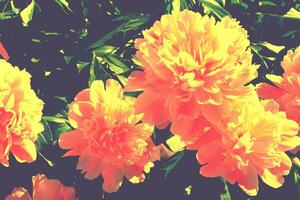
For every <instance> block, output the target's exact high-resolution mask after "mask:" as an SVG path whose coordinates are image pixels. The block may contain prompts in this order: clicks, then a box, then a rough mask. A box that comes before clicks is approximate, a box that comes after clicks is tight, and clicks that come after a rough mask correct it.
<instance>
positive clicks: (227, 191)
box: [220, 179, 231, 200]
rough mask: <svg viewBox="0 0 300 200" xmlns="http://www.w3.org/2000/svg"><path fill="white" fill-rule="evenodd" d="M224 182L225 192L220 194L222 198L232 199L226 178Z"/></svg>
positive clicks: (224, 199)
mask: <svg viewBox="0 0 300 200" xmlns="http://www.w3.org/2000/svg"><path fill="white" fill-rule="evenodd" d="M222 181H223V183H224V189H223V192H222V193H221V194H220V200H231V196H230V193H229V190H228V186H227V183H226V181H225V180H224V179H222Z"/></svg>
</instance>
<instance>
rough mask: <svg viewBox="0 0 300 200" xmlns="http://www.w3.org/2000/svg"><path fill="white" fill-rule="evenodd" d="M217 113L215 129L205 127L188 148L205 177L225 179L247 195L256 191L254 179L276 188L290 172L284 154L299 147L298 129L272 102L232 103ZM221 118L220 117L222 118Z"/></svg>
mask: <svg viewBox="0 0 300 200" xmlns="http://www.w3.org/2000/svg"><path fill="white" fill-rule="evenodd" d="M227 105H228V106H227V108H228V109H227V110H226V111H224V110H223V109H219V114H221V115H220V117H218V118H219V121H218V122H217V126H207V127H206V128H205V132H203V133H202V134H199V135H198V138H197V141H195V142H194V143H193V146H192V148H193V149H197V150H198V152H197V159H198V162H199V163H200V164H202V165H203V166H202V167H201V168H200V173H201V174H202V175H204V176H206V177H218V176H221V177H223V178H225V179H226V180H227V181H228V182H230V183H231V184H234V183H238V185H239V186H240V187H241V188H242V189H243V190H244V191H245V192H246V193H247V194H249V195H253V196H254V195H256V194H257V191H258V176H260V177H261V179H262V180H263V181H264V182H265V183H266V184H267V185H269V186H271V187H273V188H278V187H280V186H282V184H283V182H284V178H283V176H285V175H288V174H289V171H290V169H291V165H292V163H291V160H290V158H289V157H288V156H287V155H286V154H285V152H286V151H289V150H291V149H293V148H295V147H296V146H297V145H299V144H300V137H298V136H297V132H298V130H299V127H298V125H297V123H296V122H295V121H293V120H289V119H287V118H286V115H285V113H284V112H279V111H278V105H277V104H276V103H275V102H272V101H263V102H259V100H258V99H257V101H253V99H251V101H248V102H247V101H245V100H244V101H238V100H236V101H232V102H228V104H227ZM223 114H224V115H223Z"/></svg>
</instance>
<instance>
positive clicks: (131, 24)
mask: <svg viewBox="0 0 300 200" xmlns="http://www.w3.org/2000/svg"><path fill="white" fill-rule="evenodd" d="M149 19H150V18H149V16H143V15H141V16H137V17H136V18H134V19H130V20H129V21H128V22H127V23H125V25H124V27H123V28H122V29H121V31H122V32H126V31H131V30H137V29H139V28H140V27H142V26H143V25H144V24H146V23H147V22H148V21H149Z"/></svg>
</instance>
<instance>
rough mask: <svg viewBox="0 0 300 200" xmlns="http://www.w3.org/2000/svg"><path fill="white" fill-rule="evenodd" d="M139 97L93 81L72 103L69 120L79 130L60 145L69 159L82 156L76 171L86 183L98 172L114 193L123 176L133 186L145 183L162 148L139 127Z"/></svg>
mask: <svg viewBox="0 0 300 200" xmlns="http://www.w3.org/2000/svg"><path fill="white" fill-rule="evenodd" d="M134 103H135V99H134V98H132V97H124V96H123V91H122V88H121V86H120V85H119V84H118V83H117V82H116V81H114V80H108V81H107V82H106V90H105V89H104V84H103V82H102V81H94V82H93V83H92V85H91V88H90V89H85V90H83V91H81V92H80V93H79V94H77V96H76V97H75V101H74V102H73V103H72V104H71V105H70V112H69V119H70V121H71V123H72V125H73V126H74V128H75V129H76V130H74V131H71V132H67V133H63V134H62V135H61V136H60V139H59V145H60V147H61V148H63V149H71V150H70V151H69V152H67V153H66V154H65V156H80V157H79V161H78V164H77V169H80V170H82V171H83V172H84V173H85V177H86V178H87V179H94V178H96V177H98V176H99V175H100V174H101V175H102V177H103V179H104V183H103V190H105V191H106V192H115V191H117V190H118V188H119V187H120V186H121V184H122V180H123V177H124V176H125V177H126V178H127V179H129V180H130V181H131V182H133V183H137V182H141V181H143V180H144V178H145V175H144V172H149V169H150V167H152V166H153V163H152V162H153V161H155V160H157V159H159V156H160V155H159V152H160V151H159V149H158V148H156V147H155V146H154V144H153V142H152V140H151V137H150V136H151V134H152V132H153V126H150V125H148V124H146V123H139V121H140V120H141V118H142V117H143V115H142V114H139V115H136V114H135V110H134Z"/></svg>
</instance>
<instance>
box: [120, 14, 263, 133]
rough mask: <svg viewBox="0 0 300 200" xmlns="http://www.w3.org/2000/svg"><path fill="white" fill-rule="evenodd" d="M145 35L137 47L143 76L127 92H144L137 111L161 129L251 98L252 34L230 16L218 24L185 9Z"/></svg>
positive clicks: (135, 78) (253, 74)
mask: <svg viewBox="0 0 300 200" xmlns="http://www.w3.org/2000/svg"><path fill="white" fill-rule="evenodd" d="M220 33H222V34H220ZM143 36H144V37H143V38H139V39H137V40H136V44H135V47H136V49H137V50H138V51H137V53H136V56H137V58H138V59H139V60H140V62H141V67H142V69H143V71H135V72H133V73H132V74H131V75H130V77H129V79H128V83H127V85H126V87H125V90H126V91H134V90H143V93H142V94H141V95H140V96H139V97H138V98H137V102H136V111H137V113H144V117H143V121H145V122H147V123H151V124H154V125H156V126H157V127H159V128H164V127H166V126H167V125H168V124H169V123H170V122H171V121H174V120H175V119H177V118H178V117H179V116H181V115H182V116H185V117H189V118H197V117H198V116H199V114H200V111H201V105H206V104H209V105H221V104H222V102H223V99H224V98H225V97H226V96H242V95H244V94H247V93H248V87H246V86H244V85H245V84H246V83H248V82H250V81H251V80H252V79H253V78H255V77H256V74H257V71H256V69H257V66H255V65H252V64H251V59H252V56H251V53H250V50H249V49H248V50H247V47H248V46H249V40H248V35H247V32H246V30H245V29H243V28H242V27H241V26H240V25H239V23H238V22H237V21H236V20H234V19H232V18H230V17H225V18H223V19H222V20H221V21H220V22H216V21H215V19H214V18H213V17H208V16H201V15H200V14H199V13H195V12H193V11H188V10H185V11H182V12H178V13H173V14H172V15H164V16H162V18H161V20H160V21H157V22H155V23H154V25H153V27H152V28H150V29H149V30H146V31H144V32H143Z"/></svg>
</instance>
